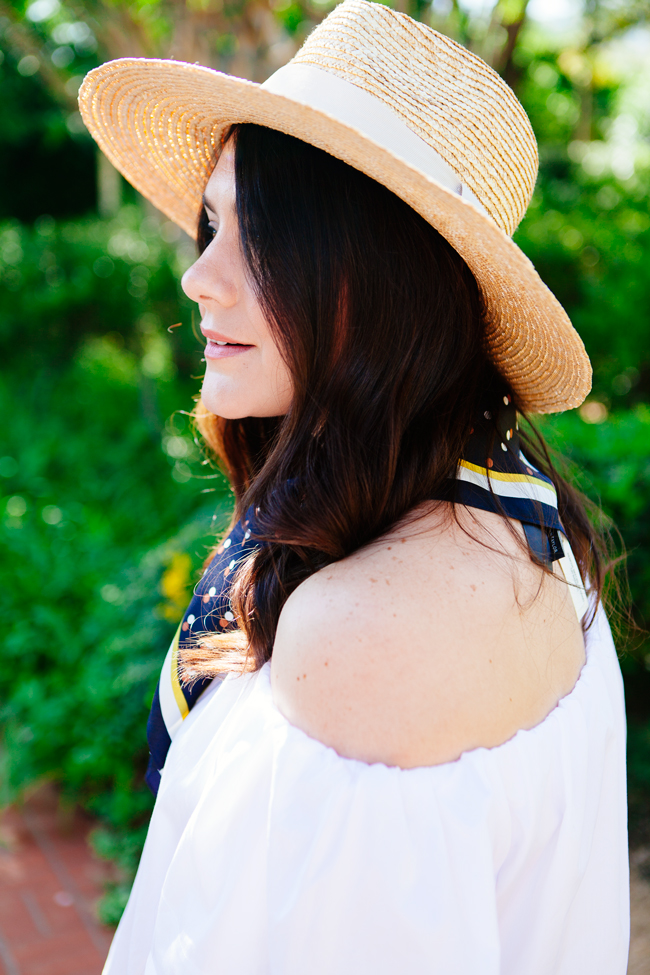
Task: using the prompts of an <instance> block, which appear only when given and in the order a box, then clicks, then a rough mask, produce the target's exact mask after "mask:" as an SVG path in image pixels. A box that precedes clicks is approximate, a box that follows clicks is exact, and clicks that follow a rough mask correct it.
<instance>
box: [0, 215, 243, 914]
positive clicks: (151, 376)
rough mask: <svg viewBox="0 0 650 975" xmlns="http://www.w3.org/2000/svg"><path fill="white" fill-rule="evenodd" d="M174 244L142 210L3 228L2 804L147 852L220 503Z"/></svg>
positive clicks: (113, 899) (223, 496)
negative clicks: (94, 819)
mask: <svg viewBox="0 0 650 975" xmlns="http://www.w3.org/2000/svg"><path fill="white" fill-rule="evenodd" d="M163 235H166V236H167V237H168V238H169V237H172V236H178V235H177V234H176V232H175V231H174V233H170V230H169V228H168V227H167V225H166V224H165V223H164V222H163V221H158V220H154V219H152V218H150V217H145V216H143V214H142V213H141V212H140V211H139V210H137V209H134V208H125V209H124V210H123V211H122V212H121V213H120V215H119V216H118V217H116V218H115V219H114V220H112V221H99V220H97V219H96V218H89V219H87V220H84V221H80V222H75V223H72V224H60V225H57V224H55V222H54V221H52V220H51V219H49V218H42V219H41V220H40V221H38V222H37V224H36V227H35V228H27V227H25V226H22V225H19V224H16V223H12V224H9V225H5V226H3V227H0V256H1V257H2V258H3V267H2V274H3V276H4V280H5V285H7V284H8V285H9V287H8V289H7V290H6V291H5V297H4V300H3V303H2V308H1V310H0V348H1V350H2V356H3V360H4V363H5V366H6V368H5V370H4V372H3V378H2V382H1V383H0V410H1V415H2V416H3V417H4V418H5V420H4V423H3V424H2V429H1V430H0V489H1V490H2V495H3V497H2V499H1V500H0V545H1V547H2V558H1V560H0V616H1V618H2V625H3V666H2V668H0V727H1V728H2V729H3V741H2V800H3V801H5V802H6V801H8V800H9V799H11V798H12V796H15V795H17V794H19V793H20V791H21V789H23V788H24V787H25V786H26V785H27V784H29V783H30V782H33V781H36V780H39V779H41V778H43V777H47V778H54V779H55V780H56V781H57V782H58V783H59V784H60V788H61V790H62V792H63V794H64V796H66V797H68V798H69V799H71V800H75V801H80V802H82V803H84V804H85V805H86V806H87V807H88V808H90V809H92V810H94V811H95V812H96V813H97V814H98V815H99V816H100V817H101V819H102V820H103V821H104V822H106V823H107V824H109V825H111V827H112V828H113V830H114V831H116V833H115V835H116V837H117V838H116V840H115V842H116V843H118V845H119V844H120V843H121V844H122V847H124V846H128V845H129V844H131V846H133V844H134V843H135V847H137V848H139V843H140V839H141V835H142V826H143V824H146V821H147V818H148V814H149V811H150V809H151V804H152V800H151V796H150V795H149V793H148V791H147V790H146V788H145V786H144V783H143V779H142V775H143V770H144V767H145V764H146V758H147V748H146V740H145V728H146V717H147V711H148V707H149V704H150V700H151V695H152V692H153V689H154V687H155V683H156V680H157V677H158V673H159V670H160V665H161V662H162V657H163V656H164V653H165V650H166V647H167V645H168V644H169V641H170V639H171V635H172V633H173V630H174V627H175V621H176V620H177V619H178V617H179V615H180V614H181V613H182V609H183V606H184V604H185V603H186V602H187V600H188V599H189V595H190V592H191V586H192V584H193V581H194V580H195V579H196V578H197V573H198V571H199V568H200V565H201V563H202V562H203V560H204V558H205V556H206V554H207V552H208V551H209V547H210V545H211V544H212V542H213V540H214V537H215V530H216V528H217V527H219V526H217V525H213V522H212V519H213V514H214V513H215V511H217V512H219V511H221V510H224V506H227V504H228V494H227V492H226V491H225V487H224V482H223V480H222V478H221V477H220V476H216V475H215V474H214V472H212V471H211V469H210V468H209V467H205V466H203V465H202V463H201V456H200V453H199V450H198V448H197V447H196V445H195V443H194V440H193V437H192V433H191V428H190V424H189V421H188V418H187V416H186V415H184V414H183V413H182V412H178V411H179V410H181V409H182V408H183V407H184V408H185V409H188V408H191V406H192V393H193V391H194V389H195V386H196V384H195V383H194V382H192V381H191V380H190V379H189V377H188V375H187V374H188V372H189V371H190V370H194V369H196V371H197V372H198V370H199V366H200V364H199V361H198V360H199V358H200V352H199V348H198V344H197V343H196V340H195V339H194V338H193V336H192V335H191V333H190V330H189V328H188V327H186V328H185V329H177V330H175V331H174V333H173V337H170V335H169V334H168V333H167V331H166V330H165V327H164V325H163V322H164V323H165V324H175V322H176V321H178V319H179V318H182V317H183V315H184V316H185V318H186V319H187V317H188V316H187V307H186V306H183V307H182V308H181V306H180V301H179V294H178V285H177V280H178V276H179V273H180V271H181V270H182V268H183V266H184V262H185V263H186V261H187V258H188V254H187V248H186V245H185V244H183V243H182V242H178V241H177V242H176V243H175V244H171V243H169V242H168V241H165V239H164V236H163ZM179 248H180V249H179ZM184 248H185V249H184ZM179 262H180V263H179ZM145 309H146V310H145ZM183 332H185V333H186V334H185V335H183ZM203 491H209V492H211V493H210V494H207V495H204V494H203V493H202V492H203ZM212 492H214V493H212ZM121 859H122V860H123V859H124V857H123V856H121ZM123 872H124V877H125V879H124V880H122V881H121V885H122V887H121V889H122V892H123V890H124V885H125V884H126V885H127V886H128V883H129V881H130V874H129V870H128V864H126V865H124V871H123ZM119 891H120V887H119V885H118V887H116V888H115V890H113V891H112V893H111V894H110V897H109V899H108V901H107V904H106V905H105V906H104V908H103V911H104V915H105V916H106V917H107V918H108V917H109V916H111V917H113V918H115V917H116V913H115V912H116V910H117V908H116V907H115V905H116V904H117V903H119V896H120V893H119ZM111 904H112V905H113V907H112V908H111ZM111 910H112V911H113V914H112V915H111V914H110V911H111ZM107 912H108V913H107Z"/></svg>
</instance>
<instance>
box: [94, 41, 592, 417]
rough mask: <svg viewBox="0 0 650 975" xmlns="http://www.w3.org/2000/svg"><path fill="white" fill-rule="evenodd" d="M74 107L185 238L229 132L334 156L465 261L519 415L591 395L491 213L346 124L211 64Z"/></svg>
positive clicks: (145, 77)
mask: <svg viewBox="0 0 650 975" xmlns="http://www.w3.org/2000/svg"><path fill="white" fill-rule="evenodd" d="M79 106H80V110H81V114H82V117H83V120H84V122H85V124H86V126H87V128H88V130H89V131H90V133H91V135H92V136H93V138H94V139H95V141H96V142H97V143H98V145H99V147H100V148H101V149H102V151H103V152H104V153H105V155H106V156H107V157H108V159H109V160H110V161H111V162H112V163H113V165H114V166H115V167H116V168H117V169H118V170H119V171H120V172H121V173H122V174H123V175H124V176H125V178H126V179H127V180H128V181H129V182H130V183H131V184H132V185H133V186H134V187H135V188H136V189H137V190H138V191H139V192H140V193H141V194H142V195H143V196H145V197H146V198H147V199H148V200H150V201H151V203H153V204H154V206H156V207H157V208H158V209H160V210H161V211H162V212H163V213H164V214H165V215H166V216H167V217H169V219H170V220H172V221H174V223H176V224H178V226H180V227H181V228H182V229H183V230H185V231H186V232H187V233H188V234H190V235H191V236H192V237H195V236H196V228H197V221H198V215H199V211H200V207H201V197H202V194H203V191H204V189H205V184H206V182H207V179H208V177H209V175H210V173H211V171H212V168H213V167H214V164H215V160H216V159H217V157H218V155H219V151H220V145H221V137H222V134H223V132H224V130H225V129H226V128H227V127H228V126H230V125H232V124H234V123H238V122H242V123H245V122H251V123H256V124H258V125H264V126H267V127H269V128H272V129H277V130H279V131H281V132H285V133H287V134H289V135H292V136H295V137H296V138H298V139H302V140H303V141H305V142H308V143H310V144H311V145H314V146H316V147H318V148H320V149H323V150H325V151H326V152H328V153H330V154H331V155H333V156H336V157H337V158H338V159H341V160H342V161H344V162H346V163H348V164H349V165H350V166H353V167H354V168H355V169H358V170H360V171H361V172H363V173H365V174H366V175H367V176H370V177H371V178H372V179H375V180H377V182H379V183H382V184H383V185H384V186H386V187H387V188H388V189H389V190H391V191H392V192H393V193H395V195H396V196H398V197H400V199H402V200H404V202H405V203H407V204H408V205H409V206H411V207H413V209H414V210H416V211H417V212H418V213H419V214H420V215H421V216H422V217H424V219H425V220H427V221H428V222H429V223H430V224H431V225H432V226H433V227H435V228H436V230H438V231H439V232H440V233H441V234H442V235H443V236H444V237H445V238H446V239H447V240H448V241H449V243H450V244H451V245H452V246H453V247H454V248H455V249H456V250H457V251H458V253H459V254H460V255H461V257H463V259H464V260H465V261H466V263H467V265H468V266H469V267H470V269H471V270H472V272H473V274H474V276H475V277H476V280H477V281H478V283H479V286H480V288H481V291H482V293H483V296H484V299H485V302H486V307H487V313H488V331H487V343H488V348H489V352H490V356H491V358H492V360H493V361H494V363H495V365H496V366H497V368H498V369H499V371H500V373H501V374H502V375H503V377H504V378H505V379H506V381H507V382H508V383H509V384H510V386H511V388H512V390H513V392H514V393H515V396H516V398H517V401H518V405H519V406H520V407H521V408H522V409H523V410H526V411H527V412H529V413H556V412H560V411H562V410H567V409H571V408H573V407H575V406H578V405H580V403H582V401H583V400H584V398H585V396H587V394H588V393H589V391H590V389H591V375H592V373H591V365H590V362H589V357H588V356H587V353H586V351H585V347H584V344H583V342H582V340H581V338H580V336H579V335H578V333H577V332H576V330H575V329H574V328H573V326H572V324H571V322H570V320H569V317H568V315H567V314H566V312H565V311H564V309H563V308H562V306H561V304H560V303H559V301H558V300H557V298H555V296H554V295H553V294H552V292H551V291H550V290H549V289H548V288H547V287H546V285H545V284H544V283H543V281H542V280H541V278H540V277H539V275H538V273H537V272H536V271H535V268H534V267H533V265H532V264H531V262H530V261H529V260H528V258H527V257H526V256H525V254H524V253H523V252H522V251H521V250H520V248H519V247H518V246H517V245H516V244H515V243H514V242H513V241H512V239H511V238H510V237H509V236H508V235H507V234H506V233H505V232H504V231H503V230H501V228H500V227H498V226H497V224H496V223H495V222H494V220H493V219H492V218H491V217H489V216H487V215H484V214H482V213H480V212H479V211H478V210H477V209H475V208H474V206H472V204H471V203H469V202H467V201H465V200H463V199H462V197H459V196H458V195H456V194H455V193H453V192H452V191H451V190H449V189H447V188H446V187H444V186H442V185H441V184H440V183H438V182H437V181H436V180H435V179H433V178H431V177H430V176H428V175H426V174H424V173H423V172H421V171H420V170H418V169H417V168H415V167H414V166H412V165H410V164H409V163H408V162H406V161H405V160H404V159H401V158H400V156H399V155H398V154H397V153H395V152H391V151H389V150H388V149H386V148H384V147H383V146H380V145H378V144H377V143H376V142H374V141H373V140H372V139H370V138H368V136H366V135H364V134H363V133H362V132H360V131H358V130H357V129H355V128H353V127H351V126H350V125H348V124H346V123H344V122H342V121H341V120H339V119H337V118H335V117H333V116H332V115H330V114H328V113H326V112H324V111H322V110H320V109H316V108H313V107H311V106H309V105H305V104H303V103H301V102H300V101H297V100H295V99H293V98H290V97H287V96H285V95H280V94H276V93H273V92H270V91H267V90H266V89H264V88H263V87H262V86H260V85H258V84H255V83H254V82H251V81H246V80H244V79H241V78H234V77H232V76H230V75H226V74H223V73H221V72H219V71H215V70H213V69H212V68H206V67H203V66H201V65H194V64H185V63H183V62H178V61H163V60H152V59H142V58H124V59H121V60H118V61H112V62H108V63H107V64H104V65H101V66H100V67H99V68H95V69H94V70H93V71H91V72H90V74H89V75H88V76H87V77H86V79H85V81H84V83H83V85H82V86H81V89H80V92H79Z"/></svg>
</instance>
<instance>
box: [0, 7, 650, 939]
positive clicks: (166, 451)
mask: <svg viewBox="0 0 650 975" xmlns="http://www.w3.org/2000/svg"><path fill="white" fill-rule="evenodd" d="M333 6H334V4H333V3H332V2H330V0H270V2H269V0H251V2H247V0H185V2H182V0H89V2H79V0H34V2H31V3H24V2H20V0H0V359H1V362H2V370H1V372H2V375H1V379H0V418H1V419H0V491H1V493H2V500H1V502H0V538H1V544H2V557H1V562H0V613H1V614H2V621H1V630H2V647H3V649H2V657H1V663H0V735H1V738H0V742H1V744H0V805H1V806H7V805H9V804H11V803H14V804H16V803H19V802H20V801H21V800H22V799H24V798H25V796H27V795H29V794H30V791H33V790H34V789H35V788H36V787H37V786H42V784H43V783H44V782H49V783H51V784H53V786H54V788H55V792H56V796H57V802H58V804H59V807H60V809H62V810H64V811H65V809H70V808H74V807H82V808H83V809H85V810H86V811H88V812H89V813H91V814H92V816H93V821H94V823H95V828H94V830H93V832H92V834H91V835H92V842H93V844H94V848H95V850H96V852H97V854H98V855H100V856H102V857H104V858H105V859H107V860H108V861H110V862H111V863H112V864H113V865H114V867H115V869H114V872H113V873H112V874H111V878H112V879H110V882H109V883H107V885H106V887H105V892H104V895H103V898H102V900H101V902H100V906H99V911H100V916H101V918H102V919H103V920H104V921H105V922H108V923H114V922H115V921H117V919H118V918H119V916H120V912H121V910H122V907H123V905H124V902H125V898H126V896H127V894H128V890H129V885H130V882H131V878H132V875H133V870H134V867H135V865H136V863H137V858H138V855H139V851H140V848H141V844H142V840H143V837H144V834H145V831H146V825H147V821H148V816H149V813H150V810H151V806H152V800H151V797H150V796H149V794H148V792H147V790H146V788H145V787H144V784H143V779H142V775H143V770H144V767H145V764H146V756H147V749H146V741H145V725H146V717H147V712H148V708H149V704H150V700H151V696H152V692H153V689H154V686H155V683H156V680H157V675H158V671H159V668H160V665H161V662H162V659H163V656H164V654H165V652H166V649H167V646H168V644H169V641H170V639H171V636H172V634H173V631H174V629H175V627H176V625H177V621H178V619H179V617H180V615H181V614H182V612H183V609H184V607H185V604H186V602H187V600H188V598H189V594H190V590H191V587H192V585H193V583H194V581H195V580H196V578H197V572H198V570H199V567H200V565H201V562H202V561H203V559H204V557H205V555H206V553H207V551H208V549H209V547H210V545H211V544H212V542H213V540H214V537H215V532H216V531H218V529H219V527H220V526H222V525H223V524H224V522H225V520H226V519H227V516H228V512H229V509H230V505H231V496H230V494H229V492H228V489H227V487H226V485H225V484H224V482H223V480H222V479H221V477H220V476H219V475H218V474H217V473H216V472H215V471H214V470H213V469H211V468H210V466H209V465H206V464H205V463H204V462H203V461H202V458H201V454H200V451H199V449H198V447H197V445H196V444H195V442H194V440H193V435H192V432H191V425H190V423H189V419H188V415H187V414H188V412H189V411H190V410H191V409H192V406H193V398H194V397H195V396H196V394H197V392H198V389H199V385H200V382H199V377H200V375H201V372H202V365H201V343H200V342H199V341H198V339H197V335H196V329H195V323H193V320H192V311H191V308H190V306H189V303H188V301H187V300H186V299H185V298H184V296H183V294H182V292H181V290H180V287H179V279H180V275H181V273H182V272H183V271H184V269H185V268H186V267H187V266H188V265H189V263H191V261H192V256H193V253H194V249H193V243H192V241H190V240H189V239H188V238H187V237H185V236H184V235H183V234H182V233H181V232H180V231H179V230H178V229H177V228H176V227H175V226H174V225H173V224H172V223H170V222H169V221H167V220H166V219H165V218H163V217H162V216H161V215H160V214H158V213H157V212H156V211H155V210H153V209H152V208H151V206H150V205H148V204H147V203H145V202H144V201H143V200H142V199H141V198H140V197H139V196H138V195H137V194H136V193H135V191H134V190H133V189H132V188H131V187H130V186H128V185H127V184H126V183H125V182H124V180H123V179H122V178H121V177H120V176H119V175H118V174H117V172H116V171H115V170H114V169H113V168H112V167H111V165H110V164H109V163H108V162H107V161H106V160H105V159H104V158H103V157H102V156H101V154H99V153H98V151H97V150H96V148H95V146H94V143H93V142H92V141H91V139H90V137H89V136H88V134H87V133H86V131H85V129H84V126H83V123H82V121H81V118H80V116H79V113H78V111H77V106H76V95H77V90H78V88H79V85H80V83H81V80H82V78H83V76H84V74H85V72H86V71H88V70H89V69H90V68H92V67H94V66H95V65H97V64H98V63H100V62H102V61H105V60H108V59H111V58H116V57H122V56H126V55H134V56H147V57H175V58H178V59H182V60H186V61H191V62H195V61H199V62H201V63H203V64H208V65H212V66H213V67H216V68H219V69H222V70H225V71H228V72H230V73H233V74H237V75H240V76H243V77H246V78H251V79H254V80H256V81H263V80H264V79H265V78H266V77H267V76H268V75H269V74H270V73H271V72H272V71H274V70H275V69H276V68H278V67H279V66H280V65H282V64H283V63H285V62H286V61H287V60H288V59H289V58H290V57H291V56H292V54H293V53H294V52H295V50H296V49H297V48H298V46H299V45H300V44H301V42H302V40H303V38H304V37H305V36H306V34H307V33H308V32H309V31H310V30H311V29H312V27H313V26H314V25H315V24H316V23H318V22H319V21H320V20H321V19H322V18H323V17H324V16H325V15H326V14H327V13H328V11H329V10H330V9H332V7H333ZM395 6H396V7H398V9H400V10H404V11H405V12H407V13H409V14H411V15H412V16H414V17H417V18H419V19H421V20H422V21H424V22H425V23H427V24H430V25H431V26H433V27H435V28H436V29H438V30H440V31H442V32H444V33H446V34H448V35H450V36H452V37H454V38H456V39H457V40H459V41H460V42H461V43H463V44H465V45H467V46H468V47H470V48H471V49H472V50H474V51H476V52H477V53H478V54H480V55H481V57H483V58H485V59H486V60H487V61H488V62H489V63H490V64H492V65H493V66H494V68H495V69H496V70H497V71H498V72H500V73H501V75H502V76H503V77H504V78H505V79H506V81H507V82H508V83H509V84H510V85H511V86H512V87H513V88H514V90H515V92H516V94H517V96H518V97H519V99H520V100H521V101H522V102H523V104H524V106H525V108H526V110H527V112H528V114H529V115H530V118H531V120H532V123H533V127H534V129H535V132H536V134H537V138H538V140H539V147H540V175H539V180H538V183H537V188H536V190H535V194H534V196H533V200H532V203H531V205H530V209H529V211H528V214H527V216H526V218H525V219H524V221H523V223H522V225H521V227H520V228H519V230H518V231H517V234H516V240H517V242H518V243H519V245H520V246H521V247H522V248H523V250H524V251H525V252H526V254H528V256H529V257H530V258H531V260H532V261H533V263H534V264H535V266H536V267H537V269H538V270H539V272H540V274H541V275H542V277H543V279H544V280H545V281H546V282H547V284H548V285H549V286H550V287H551V289H552V290H553V291H554V292H555V294H556V295H557V296H558V297H559V298H560V300H561V301H562V303H563V304H564V306H565V307H566V308H567V310H568V312H569V314H570V316H571V318H572V320H573V322H574V323H575V325H576V327H577V328H578V330H579V331H580V334H581V335H582V337H583V339H584V341H585V344H586V346H587V350H588V352H589V354H590V356H591V359H592V362H593V365H594V372H595V376H594V388H593V392H592V394H591V396H590V397H589V399H588V400H587V402H586V403H585V404H584V405H583V406H582V407H581V408H580V410H578V411H574V412H572V413H569V414H566V415H563V416H558V417H551V418H547V419H544V420H543V422H542V423H541V426H542V428H543V431H544V433H545V434H546V435H547V437H548V438H549V439H550V441H551V443H552V444H553V445H554V446H555V447H556V448H557V450H558V451H559V452H560V453H561V454H562V455H563V457H564V458H565V463H566V467H567V469H568V470H569V471H570V472H571V474H572V476H573V477H575V478H576V479H577V481H578V483H579V484H580V485H581V487H582V488H583V489H584V490H585V491H586V492H587V494H589V495H590V496H591V497H592V498H594V499H595V500H596V501H598V502H599V503H600V504H602V506H603V508H604V510H605V512H606V513H607V514H608V515H609V516H611V518H612V519H613V521H614V523H615V524H616V525H617V526H618V528H619V529H620V532H621V534H622V536H623V539H624V541H625V545H626V547H627V550H628V573H629V581H630V588H631V593H632V603H633V614H634V618H635V620H636V623H637V624H638V626H639V627H641V628H644V627H647V626H648V624H649V623H650V506H649V502H650V343H649V339H650V215H649V213H648V191H649V189H650V28H649V26H648V22H647V19H646V18H647V14H648V4H647V2H646V0H530V2H528V3H527V2H526V0H498V2H497V3H496V4H495V3H494V2H493V0H433V2H432V3H424V2H421V0H395ZM176 325H178V327H175V328H173V329H172V328H171V326H176ZM215 519H216V521H215ZM621 663H622V667H623V671H624V675H625V683H626V690H627V701H628V711H629V718H630V737H629V742H630V800H631V802H630V809H631V837H632V843H633V846H634V849H640V850H643V849H644V844H650V830H649V823H650V815H649V813H650V643H646V642H645V634H644V633H643V630H641V631H639V632H637V633H636V635H635V636H634V637H633V639H632V640H631V641H628V649H627V650H626V652H625V653H624V654H623V655H622V660H621ZM644 858H645V853H641V854H639V857H638V861H639V864H640V865H641V868H642V869H643V867H644V863H645V862H646V861H645V859H644ZM648 864H649V865H650V859H648ZM649 875H650V874H649ZM57 896H58V895H57Z"/></svg>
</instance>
